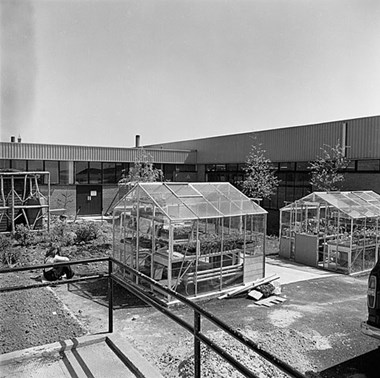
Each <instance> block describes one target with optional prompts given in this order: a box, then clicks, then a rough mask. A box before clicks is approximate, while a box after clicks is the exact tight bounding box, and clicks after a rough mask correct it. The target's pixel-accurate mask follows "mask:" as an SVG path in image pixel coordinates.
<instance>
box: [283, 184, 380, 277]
mask: <svg viewBox="0 0 380 378" xmlns="http://www.w3.org/2000/svg"><path fill="white" fill-rule="evenodd" d="M379 217H380V196H379V195H378V194H377V193H375V192H373V191H360V192H359V191H358V192H315V193H311V194H309V195H307V196H306V197H303V198H301V199H300V200H297V201H295V202H293V203H291V204H289V205H287V206H285V207H283V208H282V209H280V256H281V257H285V258H289V259H293V260H295V261H296V262H298V263H301V264H305V265H309V266H316V267H318V266H319V267H321V268H324V269H327V270H332V271H338V272H342V273H346V274H351V273H355V272H362V271H365V270H369V269H372V267H373V266H374V264H375V262H376V261H377V258H378V251H379V244H380V225H379Z"/></svg>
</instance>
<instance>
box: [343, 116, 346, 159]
mask: <svg viewBox="0 0 380 378" xmlns="http://www.w3.org/2000/svg"><path fill="white" fill-rule="evenodd" d="M346 150H347V123H346V122H343V123H342V152H343V156H344V157H345V156H346Z"/></svg>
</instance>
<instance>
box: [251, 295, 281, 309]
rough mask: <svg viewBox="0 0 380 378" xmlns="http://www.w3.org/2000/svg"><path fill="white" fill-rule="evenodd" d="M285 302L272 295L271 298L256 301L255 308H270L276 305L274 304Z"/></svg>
mask: <svg viewBox="0 0 380 378" xmlns="http://www.w3.org/2000/svg"><path fill="white" fill-rule="evenodd" d="M285 301H286V298H283V297H279V296H277V295H272V296H270V297H268V298H264V299H261V300H259V301H256V302H255V305H256V306H266V307H270V306H273V305H276V304H279V303H283V302H285Z"/></svg>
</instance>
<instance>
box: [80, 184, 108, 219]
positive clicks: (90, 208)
mask: <svg viewBox="0 0 380 378" xmlns="http://www.w3.org/2000/svg"><path fill="white" fill-rule="evenodd" d="M102 197H103V194H102V186H101V185H77V214H78V215H100V214H101V213H102Z"/></svg>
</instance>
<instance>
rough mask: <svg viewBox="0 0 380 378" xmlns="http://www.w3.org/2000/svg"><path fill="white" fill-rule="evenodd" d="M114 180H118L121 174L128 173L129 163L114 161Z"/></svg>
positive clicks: (121, 176)
mask: <svg viewBox="0 0 380 378" xmlns="http://www.w3.org/2000/svg"><path fill="white" fill-rule="evenodd" d="M115 166H116V167H115V169H116V182H119V181H120V180H121V179H122V178H123V176H126V175H127V174H128V173H129V163H116V164H115Z"/></svg>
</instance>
